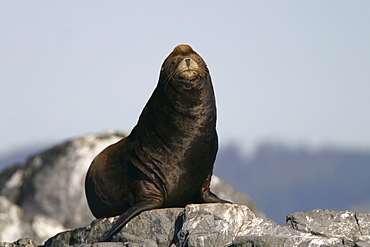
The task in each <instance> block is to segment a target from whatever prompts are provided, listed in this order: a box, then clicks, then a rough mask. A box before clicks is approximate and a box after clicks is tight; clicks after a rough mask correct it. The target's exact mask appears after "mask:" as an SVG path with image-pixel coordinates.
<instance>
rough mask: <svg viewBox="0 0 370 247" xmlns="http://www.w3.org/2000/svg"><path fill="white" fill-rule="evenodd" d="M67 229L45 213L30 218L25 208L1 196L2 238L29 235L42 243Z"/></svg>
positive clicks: (0, 227) (11, 238)
mask: <svg viewBox="0 0 370 247" xmlns="http://www.w3.org/2000/svg"><path fill="white" fill-rule="evenodd" d="M64 230H66V229H65V228H64V227H63V226H62V225H61V224H60V223H59V222H58V221H56V220H55V219H53V218H50V217H48V216H45V215H36V216H35V217H33V218H29V217H28V216H27V215H26V213H25V212H24V210H23V209H22V208H21V207H19V206H17V205H15V204H13V203H12V202H11V201H10V200H8V199H7V198H6V197H4V196H0V239H1V241H9V242H11V241H14V240H15V239H18V238H20V237H29V238H32V239H34V240H35V241H36V242H39V243H42V242H44V241H45V239H47V238H49V237H50V236H53V235H55V234H56V233H58V232H60V231H64Z"/></svg>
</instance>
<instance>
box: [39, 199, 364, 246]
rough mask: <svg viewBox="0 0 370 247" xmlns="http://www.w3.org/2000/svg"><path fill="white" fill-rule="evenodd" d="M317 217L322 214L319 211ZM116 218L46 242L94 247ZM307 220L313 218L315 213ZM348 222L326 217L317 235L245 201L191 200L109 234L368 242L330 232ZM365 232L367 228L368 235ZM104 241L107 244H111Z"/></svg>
mask: <svg viewBox="0 0 370 247" xmlns="http://www.w3.org/2000/svg"><path fill="white" fill-rule="evenodd" d="M308 214H310V212H309V213H308ZM346 214H347V212H345V213H340V215H338V217H339V218H338V219H340V218H341V217H344V216H345V215H346ZM360 214H362V213H360ZM318 217H319V218H320V215H319V216H318ZM366 217H368V216H366V215H364V217H362V216H361V218H362V219H365V218H366ZM115 219H117V217H115V218H107V219H98V220H94V221H93V222H92V223H91V224H90V225H89V226H88V227H86V228H79V229H75V230H74V231H68V232H64V233H60V234H58V235H57V236H55V237H53V238H51V239H49V240H48V241H47V242H46V244H45V246H62V245H79V244H83V245H85V246H96V241H98V240H99V238H100V237H101V236H102V235H103V233H104V232H105V231H106V230H108V229H109V228H110V227H111V226H112V223H113V222H114V220H115ZM310 219H311V220H313V221H314V220H315V218H310ZM367 222H368V221H367ZM346 223H347V222H346V221H344V222H342V221H333V222H330V224H331V225H332V228H331V229H333V232H329V231H328V232H327V234H326V235H323V234H320V235H317V233H315V234H314V233H312V232H307V231H306V230H297V229H293V228H292V227H291V226H290V225H288V226H281V225H278V224H276V223H275V222H274V221H272V220H270V219H268V218H262V217H256V216H255V215H254V214H253V213H252V212H251V211H250V210H249V209H248V207H246V206H244V205H237V204H191V205H187V206H186V207H185V209H182V208H168V209H157V210H150V211H146V212H143V213H141V214H140V215H139V216H137V217H135V218H133V219H132V220H131V221H130V222H129V223H128V224H127V225H126V226H125V227H124V228H123V229H122V230H121V231H120V232H119V233H118V234H117V235H116V236H115V237H114V238H113V241H114V242H116V243H117V242H120V243H123V244H124V245H125V246H154V247H155V246H158V247H162V246H166V247H168V246H170V247H185V246H186V247H192V246H209V247H218V246H219V247H224V246H229V247H231V246H233V247H236V246H244V247H248V246H249V247H253V246H271V247H294V246H298V247H316V246H326V247H334V246H336V247H339V246H353V247H354V246H369V245H370V242H369V241H368V240H366V238H368V237H369V235H365V234H363V235H362V238H361V239H360V238H358V239H357V240H356V241H351V240H349V239H343V237H342V236H343V234H342V235H338V234H334V233H336V230H335V229H338V228H339V227H340V226H343V224H346ZM361 227H366V226H365V225H363V226H361ZM343 229H344V228H343ZM361 229H362V228H361ZM344 230H345V229H344ZM368 231H369V229H368V228H367V229H366V230H365V232H366V234H368ZM94 243H95V244H94ZM101 244H103V243H101ZM104 244H105V246H110V245H109V243H104Z"/></svg>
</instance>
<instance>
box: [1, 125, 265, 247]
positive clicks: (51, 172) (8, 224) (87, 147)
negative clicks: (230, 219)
mask: <svg viewBox="0 0 370 247" xmlns="http://www.w3.org/2000/svg"><path fill="white" fill-rule="evenodd" d="M124 136H125V134H123V133H115V132H104V133H100V134H91V135H86V136H84V137H81V138H76V139H73V140H70V141H66V142H63V143H61V144H59V145H56V146H55V147H52V148H51V149H49V150H46V151H44V152H42V153H39V154H37V155H35V156H34V157H31V158H30V159H28V161H27V162H26V164H25V165H19V166H16V167H12V168H9V169H7V170H4V171H3V172H2V173H1V174H0V206H1V207H0V241H14V240H15V239H18V238H21V237H30V238H32V239H33V240H35V241H36V242H37V243H43V242H44V241H45V240H46V239H47V238H49V237H51V236H53V235H55V234H56V233H58V232H60V231H63V230H65V229H73V228H77V227H83V226H86V225H88V224H89V223H90V222H91V221H92V220H93V219H94V218H93V216H92V214H91V212H90V210H89V208H88V206H87V202H86V197H85V192H84V179H85V176H86V172H87V170H88V167H89V165H90V163H91V161H92V160H93V158H94V157H95V156H96V155H97V154H98V153H99V152H100V151H101V150H103V149H104V148H105V147H107V146H108V145H110V144H112V143H114V142H116V141H118V140H120V139H121V138H122V137H124ZM211 189H212V190H213V191H214V192H215V193H216V194H219V195H220V196H221V197H224V196H225V197H224V198H225V199H226V200H229V201H233V202H237V203H239V204H245V205H248V206H249V207H250V208H251V209H252V210H254V212H255V213H257V214H259V212H258V211H257V210H256V208H255V205H254V203H253V202H252V201H251V200H250V199H249V198H248V197H247V196H245V195H244V194H242V193H239V192H237V191H236V190H235V189H234V188H233V187H232V186H230V185H228V184H226V183H224V182H223V181H222V180H220V179H218V178H217V177H215V178H213V179H212V185H211ZM2 205H4V206H2ZM8 212H9V213H8ZM1 213H3V214H1ZM43 229H44V230H43Z"/></svg>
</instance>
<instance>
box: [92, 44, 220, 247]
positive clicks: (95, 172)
mask: <svg viewBox="0 0 370 247" xmlns="http://www.w3.org/2000/svg"><path fill="white" fill-rule="evenodd" d="M217 149H218V138H217V132H216V103H215V96H214V91H213V86H212V82H211V77H210V74H209V71H208V68H207V65H206V63H205V62H204V60H203V59H202V57H200V56H199V55H198V54H197V53H196V52H195V51H194V50H193V49H192V48H191V47H190V46H188V45H179V46H177V47H176V48H175V49H174V50H173V51H172V53H171V54H170V55H169V56H168V57H167V58H166V59H165V61H164V62H163V65H162V67H161V72H160V76H159V81H158V84H157V87H156V88H155V90H154V92H153V94H152V96H151V97H150V99H149V101H148V102H147V104H146V105H145V107H144V109H143V111H142V113H141V115H140V117H139V120H138V123H137V125H136V126H135V127H134V128H133V130H132V131H131V133H130V135H128V136H127V137H125V138H123V139H122V140H120V141H118V142H117V143H115V144H112V145H110V146H108V147H107V148H105V149H104V150H103V151H102V152H101V153H99V154H98V155H97V156H96V157H95V159H94V160H93V161H92V163H91V165H90V168H89V170H88V173H87V176H86V181H85V190H86V197H87V201H88V204H89V207H90V210H91V212H92V213H93V215H94V216H95V217H96V218H105V217H111V216H116V215H120V217H119V218H118V220H117V221H116V222H115V224H114V225H113V227H112V228H111V229H110V230H109V231H107V232H106V233H105V234H104V236H103V238H102V239H101V241H108V240H110V239H111V238H112V236H113V235H114V234H116V233H117V232H118V231H119V230H120V229H121V228H122V227H123V226H124V225H125V224H126V223H127V222H128V221H129V220H130V219H132V218H133V217H134V216H136V215H138V214H139V213H141V212H142V211H145V210H149V209H155V208H163V207H182V206H185V205H186V204H189V203H207V202H226V201H224V200H222V199H219V198H218V197H217V196H216V195H214V194H213V193H212V192H211V191H210V188H209V186H210V181H211V175H212V170H213V163H214V161H215V158H216V153H217Z"/></svg>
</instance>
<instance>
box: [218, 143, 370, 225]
mask: <svg viewBox="0 0 370 247" xmlns="http://www.w3.org/2000/svg"><path fill="white" fill-rule="evenodd" d="M215 174H216V175H217V176H219V177H221V178H223V179H224V180H225V181H226V182H229V183H230V184H232V185H233V186H234V187H235V188H236V189H238V190H239V191H241V192H244V193H245V194H247V195H249V196H250V197H251V198H252V199H253V200H254V201H255V203H256V206H257V208H258V209H259V210H261V211H262V212H264V213H265V214H266V215H267V216H268V217H270V218H271V219H273V220H275V221H277V222H278V223H279V224H284V223H285V218H282V215H287V214H289V213H292V212H297V211H309V210H313V209H316V208H324V209H330V210H354V211H368V212H370V190H369V188H370V179H369V178H370V150H369V152H361V151H356V150H349V149H348V150H345V149H343V148H341V149H336V148H328V149H319V150H311V149H310V148H308V147H290V146H287V145H284V144H276V143H275V144H271V143H264V144H262V145H260V146H259V147H257V149H256V152H255V153H254V154H252V155H250V156H248V157H243V156H242V155H241V152H240V149H239V148H238V147H237V146H235V145H229V146H225V147H221V148H220V151H219V154H218V158H217V161H216V164H215Z"/></svg>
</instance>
